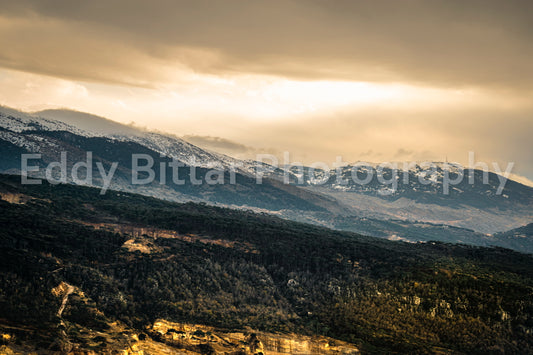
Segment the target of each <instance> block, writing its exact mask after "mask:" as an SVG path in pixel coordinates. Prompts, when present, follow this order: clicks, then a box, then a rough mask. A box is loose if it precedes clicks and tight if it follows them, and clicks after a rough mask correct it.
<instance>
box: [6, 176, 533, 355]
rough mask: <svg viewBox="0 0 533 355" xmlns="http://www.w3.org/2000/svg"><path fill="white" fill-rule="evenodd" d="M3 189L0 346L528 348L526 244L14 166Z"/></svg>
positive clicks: (532, 307)
mask: <svg viewBox="0 0 533 355" xmlns="http://www.w3.org/2000/svg"><path fill="white" fill-rule="evenodd" d="M0 196H1V200H0V211H1V213H0V225H1V226H2V228H0V333H1V337H0V340H1V342H2V343H0V352H2V353H10V351H19V352H21V353H28V352H31V351H37V352H39V353H53V352H54V351H56V352H57V351H63V352H64V353H87V354H89V353H91V354H94V353H111V352H112V351H115V352H117V351H119V352H125V353H135V351H141V350H142V351H144V352H146V353H148V352H150V353H163V352H168V353H180V352H181V353H188V354H223V353H232V354H254V353H255V354H257V353H258V351H261V349H263V350H264V351H265V353H268V351H277V352H278V353H281V354H283V353H287V354H288V353H292V354H309V353H318V352H319V351H320V349H326V348H328V349H329V348H330V347H331V349H330V350H324V353H325V354H338V353H343V354H350V353H351V354H354V353H357V352H361V353H411V354H412V353H455V354H475V353H479V354H482V353H531V352H532V351H533V336H532V334H533V328H532V324H533V297H532V296H533V259H532V256H530V255H525V254H521V253H517V252H513V251H511V250H508V249H501V248H483V247H474V246H466V245H457V244H446V243H437V242H431V243H403V242H394V241H388V240H384V239H380V238H372V237H365V236H361V235H359V234H355V233H349V232H341V231H336V230H331V229H327V228H323V227H319V226H313V225H308V224H302V223H297V222H291V221H288V220H283V219H280V218H277V217H275V216H271V215H267V214H256V213H252V212H249V211H239V210H234V209H227V208H220V207H215V206H209V205H205V204H195V203H190V202H189V203H185V204H179V203H174V202H169V201H164V200H158V199H154V198H150V197H147V196H143V195H137V194H130V193H126V192H119V191H110V192H109V193H107V194H105V195H101V194H100V191H99V189H97V188H91V187H84V186H75V185H72V184H58V185H50V184H48V183H43V184H42V185H22V184H21V183H20V176H16V175H0ZM399 325H401V326H399ZM309 349H313V350H309ZM328 351H329V352H328Z"/></svg>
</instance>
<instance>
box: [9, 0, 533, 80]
mask: <svg viewBox="0 0 533 355" xmlns="http://www.w3.org/2000/svg"><path fill="white" fill-rule="evenodd" d="M0 6H2V9H3V17H2V18H1V20H0V29H1V30H2V39H1V40H0V45H2V47H3V48H9V50H6V51H3V52H2V54H1V55H0V65H2V66H5V67H9V68H12V69H19V70H26V71H33V72H38V73H41V74H49V75H57V76H62V77H67V78H71V79H76V80H96V81H113V82H120V83H128V84H131V85H134V84H135V85H141V86H142V85H154V83H156V84H157V83H165V82H172V80H174V79H175V77H174V76H173V73H175V72H176V70H177V71H179V70H184V69H190V70H193V71H196V72H203V73H215V74H220V73H263V74H264V73H266V74H273V75H279V76H290V77H297V78H299V79H306V80H309V79H313V80H315V79H341V78H342V79H343V80H356V81H385V82H391V81H394V82H398V81H403V82H406V81H408V82H413V83H415V82H417V83H422V84H423V85H429V86H490V87H497V88H506V89H517V88H518V89H520V90H531V89H532V88H533V64H532V62H531V60H530V58H531V57H532V56H533V42H532V41H531V40H530V39H531V37H532V35H533V27H532V26H531V23H532V22H533V15H532V14H533V3H532V2H530V1H521V0H509V1H497V0H483V1H482V0H474V1H468V2H466V3H465V2H464V1H449V0H439V1H422V0H410V1H401V2H400V1H392V0H390V1H383V0H378V1H372V2H367V1H349V0H337V1H321V0H300V1H283V0H268V1H244V0H225V1H216V2H213V1H208V0H194V1H183V0H182V1H158V2H150V3H147V2H145V1H141V0H130V1H127V2H126V1H97V0H95V1H88V2H83V3H78V2H72V1H68V0H62V1H60V0H48V1H41V0H40V1H37V0H19V1H16V2H13V1H7V0H3V1H0Z"/></svg>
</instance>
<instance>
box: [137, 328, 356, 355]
mask: <svg viewBox="0 0 533 355" xmlns="http://www.w3.org/2000/svg"><path fill="white" fill-rule="evenodd" d="M147 332H148V334H150V336H151V337H152V338H154V339H159V340H160V341H162V342H164V343H165V344H167V345H173V346H175V347H177V348H182V349H186V350H190V351H199V352H200V353H202V352H203V353H210V354H235V355H237V354H239V355H241V354H242V355H244V354H246V355H255V354H264V355H267V354H268V355H282V354H294V355H309V354H323V355H330V354H331V355H333V354H336V355H337V354H339V355H340V354H357V353H359V350H358V349H357V348H356V347H355V346H354V345H352V344H349V343H345V342H342V341H338V340H334V339H331V338H327V337H318V336H315V337H309V336H305V335H298V334H274V333H265V332H257V331H253V330H248V331H238V332H232V331H229V330H222V329H216V328H213V327H207V326H202V325H194V324H183V323H172V322H168V321H165V320H158V321H157V322H155V323H154V324H153V325H152V326H151V327H149V328H148V329H147Z"/></svg>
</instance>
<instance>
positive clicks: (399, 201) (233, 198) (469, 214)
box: [0, 108, 533, 253]
mask: <svg viewBox="0 0 533 355" xmlns="http://www.w3.org/2000/svg"><path fill="white" fill-rule="evenodd" d="M43 116H44V117H43ZM54 118H55V119H54ZM61 151H65V152H67V170H68V171H71V169H72V167H73V165H74V164H75V163H76V162H80V161H85V160H86V154H87V152H92V154H93V163H94V166H93V171H94V172H95V174H94V175H95V178H94V180H93V181H92V182H90V183H89V185H93V186H100V187H102V186H104V183H105V181H104V179H103V178H102V176H101V174H100V173H99V170H98V169H97V166H96V163H97V162H100V163H102V166H103V168H104V170H105V172H109V171H110V168H111V164H112V163H113V162H118V163H119V165H118V167H117V170H116V172H115V174H114V175H113V179H112V181H111V183H110V185H109V186H106V188H107V189H114V190H121V191H129V192H136V193H141V194H145V195H148V196H153V197H157V198H163V199H167V200H170V201H177V202H185V201H196V202H205V203H209V204H216V205H220V206H227V207H232V208H239V209H251V210H254V211H256V212H266V213H273V214H276V215H278V216H280V217H283V218H288V219H292V220H295V221H300V222H306V223H313V224H317V225H321V226H326V227H329V228H336V229H343V230H348V231H354V232H361V233H365V234H368V235H372V236H377V237H382V238H386V239H402V240H406V241H414V242H416V241H430V240H437V241H445V242H453V241H455V242H460V243H468V244H474V245H482V246H490V245H495V246H501V247H511V248H516V249H517V250H519V251H524V252H530V253H531V252H533V248H531V247H530V246H529V244H528V243H514V242H513V241H512V240H511V239H512V238H511V239H510V238H499V237H494V236H493V235H494V234H495V233H499V232H504V231H507V230H510V229H513V228H517V227H519V226H522V225H524V224H527V223H530V222H531V221H532V220H533V209H532V208H531V207H532V206H533V188H531V187H528V186H525V185H522V184H519V183H517V182H514V181H512V180H508V181H507V182H506V184H505V187H504V188H503V190H502V191H501V193H498V189H499V188H500V186H501V177H500V176H499V175H497V174H494V173H490V172H489V173H488V174H486V178H487V183H485V182H484V178H485V176H484V172H483V171H481V170H474V172H473V183H472V184H470V183H469V181H468V177H467V176H465V177H464V179H462V181H461V182H460V183H457V184H453V185H452V184H450V185H449V186H447V189H448V190H449V191H448V193H447V194H445V193H444V190H445V184H444V176H445V174H448V175H449V177H450V178H451V179H456V178H457V176H458V175H457V174H458V173H459V168H458V167H457V166H455V165H447V164H445V163H435V170H434V171H428V170H427V168H425V167H423V166H422V165H412V166H410V167H409V168H408V169H407V170H406V171H405V172H404V171H402V170H400V171H399V175H398V177H397V178H395V179H393V177H392V175H393V170H392V169H390V168H384V169H382V174H383V175H382V176H383V179H381V180H380V179H379V178H378V174H377V166H376V165H371V166H357V165H347V166H344V167H342V168H340V169H339V170H336V169H331V170H329V171H325V170H320V169H315V170H314V171H313V170H312V169H311V168H309V167H303V168H302V169H299V168H298V167H290V166H280V167H273V166H270V165H268V164H265V163H261V162H253V161H240V160H237V159H234V158H231V157H228V156H226V155H223V154H219V153H216V152H210V151H207V150H204V149H201V148H199V147H196V146H194V145H192V144H190V143H188V142H186V141H184V140H182V139H180V138H178V137H175V136H172V135H167V134H162V133H157V132H149V131H146V130H142V129H139V128H137V127H134V126H128V125H122V124H119V123H117V122H113V121H110V120H107V119H105V118H102V117H98V116H94V115H90V114H85V113H80V112H75V111H69V110H47V111H41V112H38V113H35V114H27V113H23V112H19V111H16V110H13V109H8V108H1V109H0V153H1V159H0V172H9V173H15V174H16V173H20V166H21V160H20V157H21V154H23V153H32V152H33V153H40V154H42V157H41V159H40V160H33V163H34V164H37V165H39V166H40V167H41V171H40V174H41V175H40V176H41V177H42V176H43V175H44V167H45V166H47V165H48V164H49V163H51V162H56V161H59V160H60V158H61V155H60V152H61ZM133 154H145V155H148V156H150V157H152V158H153V161H154V164H153V167H154V169H153V170H154V182H152V183H150V184H143V185H133V184H132V173H133V170H132V169H133V166H132V159H131V158H132V155H133ZM172 159H175V160H177V161H178V162H180V163H182V164H183V165H184V167H183V168H182V169H180V172H179V174H178V177H179V178H180V179H183V180H185V183H184V184H183V185H178V184H175V183H172V178H173V174H172V169H170V168H169V166H168V165H169V163H170V162H171V161H172ZM160 164H164V165H165V169H164V170H163V171H162V173H161V171H160V169H159V166H160ZM401 166H402V165H401V164H400V167H401ZM191 168H193V170H190V169H191ZM213 168H216V169H220V170H221V171H224V173H223V175H224V179H223V180H224V183H223V184H213V185H209V184H206V183H205V182H206V177H208V176H209V175H208V174H209V171H210V170H211V169H213ZM232 170H234V171H235V183H234V184H228V183H227V182H228V181H229V180H230V178H231V176H230V173H229V172H230V171H232ZM260 170H264V171H265V179H264V183H263V184H257V183H256V173H257V171H260ZM82 173H83V170H82ZM193 174H194V175H195V176H196V177H198V178H199V179H200V180H201V181H202V182H203V183H202V184H200V185H194V184H193V183H192V182H191V177H192V175H193ZM368 174H371V175H372V178H371V179H369V180H368V182H367V183H365V184H358V183H357V180H355V179H354V178H353V176H356V177H357V178H358V179H360V180H363V179H365V177H366V176H368ZM144 176H146V174H145V175H144ZM328 176H329V177H328ZM285 177H288V180H289V181H288V183H285V182H284V179H285ZM321 177H328V178H327V179H324V181H323V182H322V183H314V182H313V178H318V179H320V178H321ZM67 180H68V181H69V182H72V179H71V177H70V176H68V177H67ZM163 180H164V183H161V181H163Z"/></svg>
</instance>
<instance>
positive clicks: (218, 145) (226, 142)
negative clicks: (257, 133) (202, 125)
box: [181, 135, 280, 159]
mask: <svg viewBox="0 0 533 355" xmlns="http://www.w3.org/2000/svg"><path fill="white" fill-rule="evenodd" d="M181 138H182V139H184V140H186V141H187V142H189V143H192V144H194V145H197V146H199V147H202V148H205V149H209V150H213V151H216V152H219V153H223V154H227V155H230V156H233V157H235V158H239V159H255V158H256V156H257V155H258V154H272V155H276V156H279V155H280V152H279V151H277V150H276V149H273V148H258V147H252V146H248V145H244V144H241V143H238V142H235V141H232V140H230V139H226V138H222V137H213V136H200V135H185V136H183V137H181Z"/></svg>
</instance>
